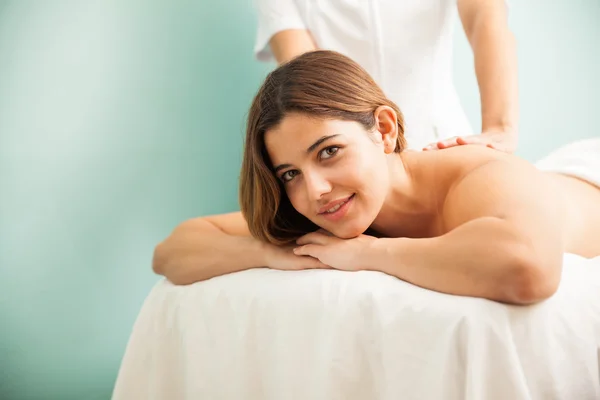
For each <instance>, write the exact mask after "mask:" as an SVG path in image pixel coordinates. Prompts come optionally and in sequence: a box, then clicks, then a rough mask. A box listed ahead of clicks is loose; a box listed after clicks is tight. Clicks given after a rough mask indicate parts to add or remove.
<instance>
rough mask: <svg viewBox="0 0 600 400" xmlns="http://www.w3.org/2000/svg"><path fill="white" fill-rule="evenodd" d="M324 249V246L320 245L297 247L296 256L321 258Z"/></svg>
mask: <svg viewBox="0 0 600 400" xmlns="http://www.w3.org/2000/svg"><path fill="white" fill-rule="evenodd" d="M322 248H323V246H322V245H319V244H306V245H303V246H299V247H296V248H295V249H294V254H295V255H297V256H311V257H314V258H319V255H320V254H321V252H320V251H319V250H321V249H322Z"/></svg>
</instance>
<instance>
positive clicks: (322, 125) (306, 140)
mask: <svg viewBox="0 0 600 400" xmlns="http://www.w3.org/2000/svg"><path fill="white" fill-rule="evenodd" d="M359 133H362V134H364V129H362V126H361V125H360V124H359V123H358V122H354V121H344V120H336V119H325V118H318V117H311V116H307V115H304V114H300V113H290V114H288V115H286V116H285V117H284V118H283V120H282V121H281V122H280V123H279V125H277V126H275V127H274V128H272V129H269V130H268V131H267V132H266V133H265V146H266V148H267V152H268V153H269V157H270V158H271V161H272V162H273V164H277V163H278V162H283V161H285V160H283V158H287V157H291V156H294V155H297V154H300V153H305V152H306V149H308V148H309V147H310V146H311V145H312V144H313V143H314V142H316V141H317V140H319V139H320V138H321V137H323V136H329V135H341V136H343V138H344V139H347V140H348V139H352V138H353V137H354V136H355V135H356V134H359Z"/></svg>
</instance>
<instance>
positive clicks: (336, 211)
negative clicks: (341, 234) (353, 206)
mask: <svg viewBox="0 0 600 400" xmlns="http://www.w3.org/2000/svg"><path fill="white" fill-rule="evenodd" d="M352 199H354V194H353V195H351V196H349V197H346V198H345V199H340V200H335V201H332V202H329V203H328V204H326V205H325V206H324V207H321V208H320V209H319V215H322V216H324V217H325V218H327V219H330V220H338V219H340V218H342V217H343V216H344V215H345V214H346V212H347V211H348V208H349V207H350V203H351V202H352Z"/></svg>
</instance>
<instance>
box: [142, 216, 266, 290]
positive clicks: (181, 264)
mask: <svg viewBox="0 0 600 400" xmlns="http://www.w3.org/2000/svg"><path fill="white" fill-rule="evenodd" d="M265 246H267V245H266V244H265V243H262V242H260V241H258V240H257V239H255V238H253V237H250V236H232V235H229V234H226V233H224V232H223V231H221V230H220V229H218V228H217V227H215V226H214V225H212V224H211V223H210V222H207V221H203V220H199V221H194V222H193V225H192V224H188V225H186V224H182V225H181V226H180V227H178V228H177V229H175V230H174V231H173V233H172V234H171V235H170V236H169V237H168V238H167V239H166V240H165V241H164V242H162V243H160V244H159V245H158V246H156V249H155V251H154V257H153V269H154V271H155V272H156V273H157V274H160V275H164V276H165V277H166V278H167V279H169V280H170V281H171V282H173V283H175V284H177V285H187V284H191V283H194V282H198V281H203V280H206V279H210V278H213V277H215V276H220V275H225V274H228V273H232V272H237V271H243V270H246V269H250V268H256V267H263V266H265V265H266V259H265Z"/></svg>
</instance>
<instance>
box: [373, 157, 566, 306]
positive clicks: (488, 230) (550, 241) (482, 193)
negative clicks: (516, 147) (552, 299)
mask: <svg viewBox="0 0 600 400" xmlns="http://www.w3.org/2000/svg"><path fill="white" fill-rule="evenodd" d="M444 221H445V223H446V225H447V227H448V230H449V232H448V233H447V234H445V235H443V236H439V237H435V238H430V239H408V238H395V239H378V240H377V241H374V242H373V244H372V248H373V249H372V251H373V253H372V255H371V256H372V257H375V259H374V260H375V261H374V262H373V265H375V266H376V268H375V269H379V270H381V271H383V272H386V273H388V274H390V275H394V276H397V277H399V278H400V279H403V280H405V281H408V282H411V283H413V284H415V285H418V286H421V287H425V288H428V289H432V290H436V291H439V292H444V293H450V294H456V295H464V296H475V297H483V298H488V299H491V300H496V301H501V302H506V303H513V304H528V303H534V302H537V301H540V300H543V299H545V298H547V297H549V296H550V295H552V294H553V293H554V292H555V291H556V289H557V287H558V284H559V281H560V274H561V266H562V257H563V252H564V227H565V208H564V203H563V201H562V198H561V197H560V196H559V192H558V191H557V190H556V189H555V187H554V186H553V183H552V182H551V181H550V180H549V178H548V177H547V176H545V175H543V173H541V172H539V171H537V170H535V168H534V167H532V166H526V165H516V164H512V163H507V162H505V161H494V162H491V163H489V164H486V165H484V166H482V167H479V168H478V169H476V170H475V171H472V172H471V173H469V174H468V175H467V176H466V177H465V178H463V180H462V181H461V182H459V183H458V184H457V185H456V186H455V187H454V188H453V189H452V191H451V192H450V193H449V195H448V198H447V201H446V203H445V206H444Z"/></svg>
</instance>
